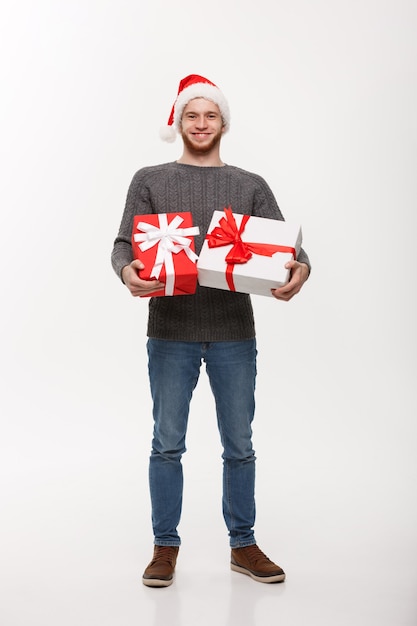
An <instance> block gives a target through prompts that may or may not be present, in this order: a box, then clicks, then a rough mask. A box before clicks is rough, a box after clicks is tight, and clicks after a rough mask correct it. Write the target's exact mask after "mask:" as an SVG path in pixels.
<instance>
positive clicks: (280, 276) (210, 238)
mask: <svg viewBox="0 0 417 626" xmlns="http://www.w3.org/2000/svg"><path fill="white" fill-rule="evenodd" d="M301 243H302V232H301V226H300V225H297V224H291V223H288V222H284V221H280V220H273V219H268V218H263V217H253V216H247V215H240V214H238V213H232V210H231V208H230V207H228V208H227V209H225V210H224V211H214V213H213V217H212V220H211V223H210V227H209V230H208V233H207V235H206V239H205V241H204V244H203V247H202V249H201V252H200V256H199V258H198V261H197V271H198V282H199V284H200V285H202V286H204V287H214V288H216V289H225V290H227V291H238V292H241V293H251V294H256V295H260V296H272V294H271V289H277V288H278V287H282V286H283V285H285V284H286V283H287V282H288V280H289V277H290V270H288V269H286V268H285V264H286V263H287V262H288V261H290V260H292V259H293V258H294V257H295V258H296V257H297V255H298V253H299V252H300V247H301ZM267 255H269V256H267ZM228 256H229V261H228V260H227V259H226V257H228ZM245 257H246V259H245ZM248 257H249V258H248Z"/></svg>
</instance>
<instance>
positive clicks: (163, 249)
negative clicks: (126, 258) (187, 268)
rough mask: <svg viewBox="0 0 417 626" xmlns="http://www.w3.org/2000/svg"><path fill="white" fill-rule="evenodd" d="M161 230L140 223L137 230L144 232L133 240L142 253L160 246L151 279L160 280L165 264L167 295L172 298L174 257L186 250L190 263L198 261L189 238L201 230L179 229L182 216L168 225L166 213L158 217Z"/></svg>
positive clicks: (193, 227)
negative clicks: (137, 243)
mask: <svg viewBox="0 0 417 626" xmlns="http://www.w3.org/2000/svg"><path fill="white" fill-rule="evenodd" d="M158 219H159V228H158V227H157V226H153V225H152V224H147V223H146V222H138V224H137V226H136V228H137V229H138V230H142V231H144V232H142V233H135V234H134V235H133V238H134V240H135V241H136V242H142V243H139V248H140V250H141V251H142V252H145V251H146V250H149V249H150V248H152V247H153V246H156V245H158V250H157V253H156V258H155V263H154V266H153V268H152V271H151V274H150V277H151V278H156V279H158V278H159V275H160V273H161V270H162V267H163V266H164V264H165V274H166V282H165V295H166V296H172V295H173V294H174V282H175V271H174V260H173V257H172V255H173V254H178V252H181V251H182V250H184V252H185V254H186V255H187V257H188V258H189V259H190V261H193V262H194V263H195V261H197V259H198V256H197V255H196V254H195V252H193V250H191V248H190V244H191V239H188V238H187V237H189V236H192V235H198V234H199V233H200V229H199V228H198V226H190V227H188V228H178V226H179V225H180V224H181V223H182V222H183V221H184V218H182V217H181V216H180V215H176V216H175V217H174V219H173V220H172V222H171V223H170V224H168V218H167V216H166V214H165V213H161V214H159V215H158Z"/></svg>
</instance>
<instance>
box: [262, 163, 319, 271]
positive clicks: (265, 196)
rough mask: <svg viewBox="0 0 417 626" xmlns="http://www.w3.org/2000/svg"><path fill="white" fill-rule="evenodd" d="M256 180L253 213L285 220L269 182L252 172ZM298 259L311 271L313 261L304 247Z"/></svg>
mask: <svg viewBox="0 0 417 626" xmlns="http://www.w3.org/2000/svg"><path fill="white" fill-rule="evenodd" d="M250 176H252V177H253V178H254V180H255V181H256V191H255V194H254V206H253V215H256V216H257V217H266V218H269V219H275V220H285V218H284V216H283V214H282V212H281V209H280V208H279V206H278V203H277V201H276V198H275V196H274V194H273V192H272V189H271V188H270V186H269V185H268V183H267V182H266V181H265V180H264V179H263V178H262V177H261V176H259V175H258V174H250ZM297 261H299V262H300V263H305V264H306V265H307V266H308V269H309V273H310V272H311V263H310V259H309V257H308V254H307V252H306V251H305V250H304V248H301V249H300V252H299V254H298V257H297Z"/></svg>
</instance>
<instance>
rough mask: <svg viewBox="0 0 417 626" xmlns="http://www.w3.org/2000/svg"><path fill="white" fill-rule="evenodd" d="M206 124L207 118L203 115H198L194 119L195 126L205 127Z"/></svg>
mask: <svg viewBox="0 0 417 626" xmlns="http://www.w3.org/2000/svg"><path fill="white" fill-rule="evenodd" d="M206 126H207V120H206V118H205V116H204V115H199V116H198V118H197V120H196V127H197V128H206Z"/></svg>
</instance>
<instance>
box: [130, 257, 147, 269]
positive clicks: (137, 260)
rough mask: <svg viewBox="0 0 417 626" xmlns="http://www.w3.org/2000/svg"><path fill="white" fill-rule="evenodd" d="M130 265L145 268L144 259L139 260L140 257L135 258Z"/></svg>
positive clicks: (135, 267)
mask: <svg viewBox="0 0 417 626" xmlns="http://www.w3.org/2000/svg"><path fill="white" fill-rule="evenodd" d="M130 265H131V267H133V269H135V270H143V268H144V267H145V266H144V264H143V263H142V261H139V259H135V260H134V261H132V262H131V264H130Z"/></svg>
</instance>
